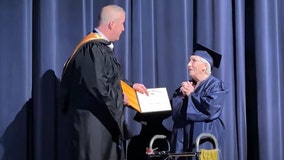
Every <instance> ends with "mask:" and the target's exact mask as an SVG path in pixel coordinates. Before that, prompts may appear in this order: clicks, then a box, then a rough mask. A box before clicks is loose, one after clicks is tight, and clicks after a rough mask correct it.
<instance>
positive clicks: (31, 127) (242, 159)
mask: <svg viewBox="0 0 284 160" xmlns="http://www.w3.org/2000/svg"><path fill="white" fill-rule="evenodd" d="M111 3H113V4H118V5H120V6H121V7H123V8H124V9H125V10H126V13H127V17H126V23H125V32H124V33H123V34H122V36H121V39H120V41H118V42H116V43H115V53H116V56H117V57H118V59H119V61H120V63H121V65H122V67H123V70H124V72H125V75H126V77H127V78H128V79H129V80H131V81H134V82H140V83H144V84H145V85H146V86H147V87H167V89H168V93H169V96H171V95H172V94H173V91H174V89H175V88H177V87H178V86H179V84H180V83H181V81H184V80H187V79H188V73H187V67H186V65H187V62H188V58H189V56H190V54H191V53H192V49H193V43H194V42H199V43H202V44H204V45H206V46H207V47H209V48H212V49H214V50H216V51H218V52H220V53H221V54H222V55H223V58H222V62H221V66H220V68H219V69H217V70H214V72H213V74H214V75H215V76H217V77H219V78H221V79H222V80H223V81H224V82H225V84H226V86H227V87H228V88H229V90H230V92H229V95H228V98H227V100H226V102H225V108H224V120H225V125H226V132H227V136H226V137H225V142H226V147H225V150H224V151H222V152H224V154H225V159H226V160H246V159H250V160H252V159H254V160H268V159H284V152H283V150H284V138H283V135H284V128H283V122H284V121H283V116H284V108H283V106H284V99H283V95H284V93H283V91H284V87H283V85H282V83H283V81H284V68H283V61H284V57H283V52H284V43H283V41H284V21H283V17H284V1H282V0H251V1H245V0H226V1H225V0H123V1H120V0H60V1H58V0H36V1H33V0H1V1H0V35H1V36H0V88H1V89H0V158H1V159H2V160H57V159H58V160H60V159H61V158H60V154H62V152H61V150H60V149H61V147H62V146H63V147H64V144H62V143H61V142H60V138H59V135H60V132H59V130H60V129H61V128H60V127H59V126H60V121H61V118H62V117H61V115H60V113H59V111H58V108H57V107H56V101H57V100H56V95H57V93H58V92H57V90H58V84H59V82H60V76H61V71H62V68H63V65H64V62H65V61H66V60H67V58H68V57H69V56H70V54H71V53H72V51H73V49H74V47H75V46H76V44H77V43H78V42H79V41H80V40H81V39H82V37H83V36H84V35H86V34H87V33H88V32H89V31H91V30H93V27H94V26H95V25H96V23H97V17H98V13H99V11H100V9H101V7H102V6H104V5H106V4H111ZM133 114H135V112H133V110H127V118H128V121H129V123H128V125H129V127H131V128H132V130H133V132H134V134H135V133H139V131H140V124H139V123H136V122H132V121H131V117H132V115H133ZM163 124H164V125H165V127H167V128H168V129H170V128H171V120H170V119H166V120H164V122H163Z"/></svg>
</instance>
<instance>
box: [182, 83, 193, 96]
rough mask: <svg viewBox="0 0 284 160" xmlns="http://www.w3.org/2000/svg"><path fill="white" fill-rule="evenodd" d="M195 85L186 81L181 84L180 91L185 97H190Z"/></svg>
mask: <svg viewBox="0 0 284 160" xmlns="http://www.w3.org/2000/svg"><path fill="white" fill-rule="evenodd" d="M194 87H195V86H194V84H193V83H192V82H189V81H184V82H182V83H181V87H180V91H181V92H182V94H183V96H189V95H190V94H191V93H192V92H194Z"/></svg>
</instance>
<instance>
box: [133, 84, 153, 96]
mask: <svg viewBox="0 0 284 160" xmlns="http://www.w3.org/2000/svg"><path fill="white" fill-rule="evenodd" d="M132 88H133V89H134V90H135V91H137V92H139V93H142V94H144V93H145V94H146V95H147V96H148V95H149V94H148V91H147V88H146V87H145V86H144V84H140V83H134V84H133V87H132Z"/></svg>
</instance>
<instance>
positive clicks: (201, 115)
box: [171, 75, 228, 153]
mask: <svg viewBox="0 0 284 160" xmlns="http://www.w3.org/2000/svg"><path fill="white" fill-rule="evenodd" d="M227 94H228V89H226V88H225V86H224V83H223V82H222V81H221V80H219V79H217V78H216V77H214V76H212V75H211V76H209V77H208V78H207V79H206V80H204V81H203V82H201V83H200V85H199V86H198V87H197V88H196V89H195V91H194V92H193V93H191V94H190V95H189V96H188V97H183V95H182V93H181V92H180V88H178V89H177V90H176V92H175V93H174V95H173V97H172V99H171V102H172V107H173V108H172V118H173V121H174V125H173V137H172V144H171V149H172V152H176V153H181V152H195V151H196V150H195V141H196V138H197V136H198V135H199V134H201V133H211V134H213V135H214V136H216V138H217V141H218V143H219V146H218V148H219V149H220V150H221V152H222V148H223V139H224V136H225V132H224V131H225V126H224V123H223V120H222V118H221V114H222V108H223V104H224V101H225V98H226V95H227ZM210 144H212V143H209V142H205V143H203V144H201V145H199V148H200V149H212V148H213V146H212V145H210Z"/></svg>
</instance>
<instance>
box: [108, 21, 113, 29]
mask: <svg viewBox="0 0 284 160" xmlns="http://www.w3.org/2000/svg"><path fill="white" fill-rule="evenodd" d="M113 25H114V22H113V21H111V22H109V23H108V29H109V30H112V28H113Z"/></svg>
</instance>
